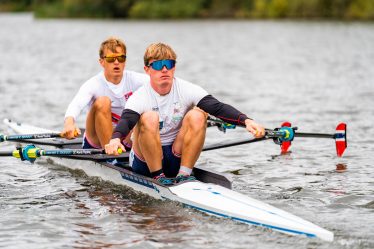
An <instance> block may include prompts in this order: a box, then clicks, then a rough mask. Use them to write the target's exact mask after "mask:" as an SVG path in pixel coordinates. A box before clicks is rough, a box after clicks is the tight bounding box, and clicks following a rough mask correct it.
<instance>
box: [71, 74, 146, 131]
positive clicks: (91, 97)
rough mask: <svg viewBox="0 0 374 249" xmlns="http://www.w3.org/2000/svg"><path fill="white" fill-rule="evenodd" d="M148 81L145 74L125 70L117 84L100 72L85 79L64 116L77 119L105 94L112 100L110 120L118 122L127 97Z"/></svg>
mask: <svg viewBox="0 0 374 249" xmlns="http://www.w3.org/2000/svg"><path fill="white" fill-rule="evenodd" d="M148 82H149V76H148V75H147V74H141V73H137V72H133V71H128V70H125V72H124V74H123V78H122V80H121V82H120V83H119V84H117V85H115V84H113V83H110V82H109V81H107V80H106V78H105V76H104V72H100V73H98V74H97V75H95V76H94V77H92V78H91V79H89V80H87V81H86V82H85V83H84V84H83V85H82V86H81V87H80V89H79V91H78V93H77V94H76V95H75V97H74V99H73V100H72V101H71V102H70V104H69V106H68V108H67V110H66V113H65V118H66V117H69V116H70V117H73V118H74V120H76V119H77V117H78V116H79V114H80V113H81V112H82V110H83V109H84V108H86V107H87V106H89V107H90V108H91V105H92V104H93V102H94V101H95V99H97V98H98V97H101V96H107V97H109V98H110V99H111V101H112V122H113V125H115V124H117V123H118V120H119V119H120V118H121V114H122V111H123V109H124V108H125V104H126V102H127V100H128V98H129V97H130V96H131V95H132V94H133V93H134V92H135V91H136V90H137V89H138V88H139V87H141V86H142V85H144V84H145V83H148Z"/></svg>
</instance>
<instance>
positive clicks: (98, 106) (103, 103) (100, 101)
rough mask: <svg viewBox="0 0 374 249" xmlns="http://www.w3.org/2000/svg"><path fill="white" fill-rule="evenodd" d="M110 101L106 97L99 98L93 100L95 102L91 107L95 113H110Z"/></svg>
mask: <svg viewBox="0 0 374 249" xmlns="http://www.w3.org/2000/svg"><path fill="white" fill-rule="evenodd" d="M111 104H112V103H111V100H110V98H108V97H106V96H101V97H98V98H97V99H95V102H94V103H93V105H92V107H93V108H94V109H95V111H100V112H108V111H109V112H110V111H111Z"/></svg>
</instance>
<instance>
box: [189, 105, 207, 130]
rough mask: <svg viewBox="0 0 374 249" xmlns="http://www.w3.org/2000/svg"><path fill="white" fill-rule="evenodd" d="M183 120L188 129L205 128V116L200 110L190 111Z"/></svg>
mask: <svg viewBox="0 0 374 249" xmlns="http://www.w3.org/2000/svg"><path fill="white" fill-rule="evenodd" d="M185 118H186V122H187V124H188V126H189V128H190V129H193V130H202V129H205V128H206V114H205V112H204V111H202V110H198V109H192V110H190V111H189V112H188V113H187V115H186V117H185Z"/></svg>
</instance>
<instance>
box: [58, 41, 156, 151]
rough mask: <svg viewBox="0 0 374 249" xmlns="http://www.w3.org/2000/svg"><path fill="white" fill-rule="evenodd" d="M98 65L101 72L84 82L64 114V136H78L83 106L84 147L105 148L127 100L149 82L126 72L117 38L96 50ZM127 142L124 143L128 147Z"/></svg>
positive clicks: (122, 43)
mask: <svg viewBox="0 0 374 249" xmlns="http://www.w3.org/2000/svg"><path fill="white" fill-rule="evenodd" d="M99 56H100V58H99V63H100V65H101V66H102V68H103V71H102V72H100V73H98V74H97V75H95V76H94V77H92V78H91V79H89V80H88V81H86V82H85V83H84V84H83V85H82V86H81V88H80V89H79V91H78V93H77V94H76V95H75V97H74V99H73V100H72V101H71V103H70V104H69V106H68V108H67V110H66V113H65V122H64V129H63V132H62V134H63V136H64V137H65V138H67V139H73V138H75V137H77V136H78V135H79V134H80V133H81V132H80V130H79V128H78V127H77V126H76V123H75V121H76V119H77V117H78V116H79V114H80V113H81V111H82V110H83V109H84V108H85V107H87V106H88V107H89V111H88V114H87V117H86V130H85V134H84V142H83V148H104V145H105V144H107V143H108V142H109V140H110V139H111V136H112V133H113V127H114V126H115V125H116V124H117V123H118V120H119V119H120V117H121V113H122V110H123V109H124V107H125V104H126V102H127V99H128V98H129V97H130V96H131V95H132V93H133V92H135V91H136V90H137V89H138V88H139V87H140V86H142V85H143V84H145V83H148V82H149V76H148V75H146V74H140V73H136V72H132V71H128V70H126V71H125V62H126V45H125V43H124V42H123V41H122V40H121V39H119V38H116V37H109V38H108V39H107V40H105V41H103V42H102V43H101V46H100V50H99ZM129 143H130V141H129V139H125V140H124V144H125V145H126V146H127V147H128V148H129V147H130V144H129Z"/></svg>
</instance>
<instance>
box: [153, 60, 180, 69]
mask: <svg viewBox="0 0 374 249" xmlns="http://www.w3.org/2000/svg"><path fill="white" fill-rule="evenodd" d="M175 63H177V62H176V61H175V60H159V61H154V62H152V63H149V65H148V67H152V68H153V69H154V70H157V71H161V70H162V68H163V67H164V66H165V67H166V68H167V69H168V70H170V69H172V68H173V67H175Z"/></svg>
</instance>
